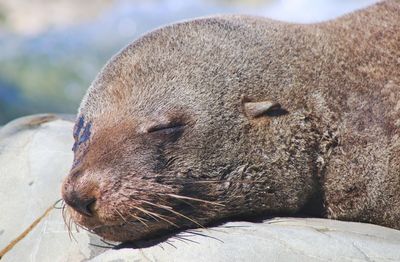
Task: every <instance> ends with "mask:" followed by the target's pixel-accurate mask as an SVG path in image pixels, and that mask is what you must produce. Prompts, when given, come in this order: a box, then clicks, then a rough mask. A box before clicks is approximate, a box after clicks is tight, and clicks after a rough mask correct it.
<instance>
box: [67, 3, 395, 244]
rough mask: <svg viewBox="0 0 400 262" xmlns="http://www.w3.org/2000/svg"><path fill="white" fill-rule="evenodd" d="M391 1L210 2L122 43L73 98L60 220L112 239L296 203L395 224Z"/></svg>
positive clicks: (292, 210)
mask: <svg viewBox="0 0 400 262" xmlns="http://www.w3.org/2000/svg"><path fill="white" fill-rule="evenodd" d="M399 14H400V4H399V1H394V0H391V1H385V2H381V3H378V4H375V5H373V6H371V7H369V8H367V9H364V10H361V11H357V12H355V13H352V14H349V15H345V16H343V17H341V18H339V19H336V20H333V21H328V22H324V23H318V24H312V25H299V24H290V23H283V22H277V21H272V20H269V19H266V18H257V17H248V16H235V15H231V16H217V17H208V18H201V19H197V20H193V21H187V22H182V23H178V24H173V25H170V26H166V27H164V28H161V29H158V30H155V31H153V32H150V33H148V34H146V35H144V36H143V37H141V38H140V39H138V40H136V41H134V42H133V43H131V44H130V45H128V46H127V47H126V48H124V49H123V50H122V51H121V52H119V53H118V54H117V55H115V56H114V57H113V58H112V59H111V60H110V61H109V62H108V64H107V65H106V66H105V67H104V68H103V69H102V71H101V72H100V73H99V75H98V76H97V78H96V79H95V81H94V82H93V83H92V85H91V87H90V88H89V90H88V92H87V94H86V96H85V97H84V99H83V101H82V104H81V107H80V109H79V115H78V119H77V122H76V125H75V129H74V137H75V141H76V142H75V145H74V153H75V160H74V164H73V167H72V170H71V173H70V174H69V176H68V177H67V178H66V180H65V181H64V183H63V186H62V195H63V199H64V200H65V202H66V204H67V205H68V206H69V207H68V211H69V213H70V215H71V217H72V219H73V220H74V221H75V222H76V223H77V224H79V225H82V226H83V227H85V228H87V229H89V230H90V231H92V232H95V233H97V234H99V235H100V236H102V237H104V238H105V239H108V240H114V241H133V240H137V239H143V238H149V237H153V236H155V235H158V234H160V232H166V231H170V230H173V229H175V228H189V227H197V226H200V225H207V224H210V223H212V222H213V221H217V220H220V219H224V218H231V217H236V216H249V215H260V214H272V215H275V214H288V215H290V214H297V213H299V212H305V213H309V214H313V215H316V216H322V217H328V218H333V219H341V220H349V221H362V222H368V223H375V224H379V225H383V226H388V227H392V228H397V229H400V194H399V192H400V138H399V135H400V70H399V69H400V30H399V26H400V16H399Z"/></svg>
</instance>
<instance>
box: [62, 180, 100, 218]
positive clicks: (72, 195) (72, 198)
mask: <svg viewBox="0 0 400 262" xmlns="http://www.w3.org/2000/svg"><path fill="white" fill-rule="evenodd" d="M62 197H63V199H64V201H65V203H67V204H68V205H69V206H70V207H72V208H73V209H74V210H75V211H77V212H78V213H80V214H82V215H85V216H92V215H93V211H92V209H91V206H93V204H94V202H96V198H95V197H93V196H88V195H85V194H83V193H81V192H78V191H76V190H75V189H74V188H72V187H71V186H70V185H68V184H64V187H63V194H62Z"/></svg>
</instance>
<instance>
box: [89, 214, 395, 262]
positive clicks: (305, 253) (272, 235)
mask: <svg viewBox="0 0 400 262" xmlns="http://www.w3.org/2000/svg"><path fill="white" fill-rule="evenodd" d="M270 260H273V261H400V231H397V230H394V229H390V228H385V227H381V226H375V225H370V224H362V223H353V222H342V221H335V220H329V219H316V218H277V219H272V220H267V221H264V222H263V223H249V222H230V223H227V224H225V225H223V226H220V227H215V228H210V229H197V230H188V231H186V232H183V233H181V234H179V235H177V236H175V237H172V238H170V239H168V240H167V241H166V242H162V243H160V244H157V245H155V246H151V247H145V248H141V249H129V248H125V249H121V250H109V251H107V252H105V253H103V254H101V255H99V256H97V257H95V258H94V259H92V260H90V261H92V262H99V261H270Z"/></svg>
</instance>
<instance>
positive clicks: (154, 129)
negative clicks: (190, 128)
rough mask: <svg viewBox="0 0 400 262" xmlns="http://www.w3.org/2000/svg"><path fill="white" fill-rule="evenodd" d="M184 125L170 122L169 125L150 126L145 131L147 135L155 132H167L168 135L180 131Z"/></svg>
mask: <svg viewBox="0 0 400 262" xmlns="http://www.w3.org/2000/svg"><path fill="white" fill-rule="evenodd" d="M185 126H186V125H185V124H184V123H181V122H170V123H162V124H160V123H159V124H156V125H154V126H151V127H149V128H148V129H147V133H156V132H161V131H162V132H168V133H173V132H175V131H180V130H182V128H184V127H185Z"/></svg>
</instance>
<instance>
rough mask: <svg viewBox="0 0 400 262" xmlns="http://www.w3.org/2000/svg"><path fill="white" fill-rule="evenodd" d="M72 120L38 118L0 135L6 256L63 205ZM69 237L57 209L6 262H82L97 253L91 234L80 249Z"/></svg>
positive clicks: (82, 237) (1, 244) (0, 239)
mask: <svg viewBox="0 0 400 262" xmlns="http://www.w3.org/2000/svg"><path fill="white" fill-rule="evenodd" d="M71 119H73V117H69V118H68V117H65V116H57V115H34V116H29V117H24V118H20V119H17V120H15V121H12V122H10V123H9V124H7V125H6V126H4V127H3V128H1V129H0V199H1V201H0V210H1V212H2V215H1V216H0V252H1V250H3V249H4V248H5V247H6V246H7V245H8V244H10V243H11V241H13V240H14V239H16V238H17V237H18V236H19V235H20V234H21V233H23V232H24V230H26V229H27V228H28V227H29V226H30V225H31V224H32V223H33V222H34V221H35V220H36V219H38V218H39V217H40V216H42V215H43V213H44V212H45V211H46V210H47V209H48V208H49V207H52V206H53V205H54V203H55V202H56V201H57V200H59V199H61V195H60V188H61V182H62V180H63V178H64V177H65V176H66V174H67V173H68V171H69V169H70V167H71V163H72V158H73V154H72V151H71V147H72V144H73V138H72V128H73V122H72V121H71ZM67 232H68V231H67V229H66V227H65V226H64V221H63V219H62V214H61V211H60V210H57V209H51V211H50V213H49V215H48V216H47V217H46V218H44V219H43V220H42V221H41V222H40V223H39V224H38V225H37V226H36V227H34V228H33V230H32V231H31V232H29V233H28V234H26V236H25V237H23V238H22V240H21V241H19V242H18V243H17V244H16V245H15V246H14V247H13V248H12V249H10V251H8V252H7V253H6V254H5V255H4V257H3V259H2V261H79V260H82V259H87V258H90V257H91V256H90V255H91V253H95V252H93V250H90V247H89V245H88V244H89V242H90V240H89V235H88V234H87V233H86V232H80V233H75V234H74V236H75V238H76V239H77V241H78V243H76V242H74V241H71V240H70V238H69V235H68V233H67ZM92 242H93V241H92Z"/></svg>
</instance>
